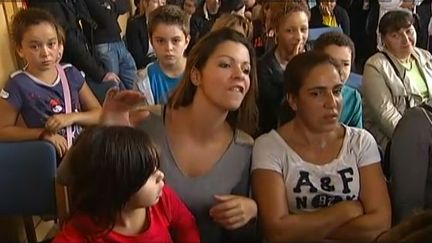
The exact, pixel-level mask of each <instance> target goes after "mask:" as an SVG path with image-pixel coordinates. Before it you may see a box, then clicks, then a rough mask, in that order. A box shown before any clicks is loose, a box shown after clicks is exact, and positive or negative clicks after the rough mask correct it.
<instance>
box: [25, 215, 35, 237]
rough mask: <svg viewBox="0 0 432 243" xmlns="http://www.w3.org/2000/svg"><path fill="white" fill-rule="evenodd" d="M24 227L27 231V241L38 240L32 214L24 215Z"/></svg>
mask: <svg viewBox="0 0 432 243" xmlns="http://www.w3.org/2000/svg"><path fill="white" fill-rule="evenodd" d="M24 228H25V231H26V236H27V242H37V238H36V229H35V225H34V222H33V217H32V216H26V217H24Z"/></svg>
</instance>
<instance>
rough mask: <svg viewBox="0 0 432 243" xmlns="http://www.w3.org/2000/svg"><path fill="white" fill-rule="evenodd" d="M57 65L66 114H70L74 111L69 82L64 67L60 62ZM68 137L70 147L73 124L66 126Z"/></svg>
mask: <svg viewBox="0 0 432 243" xmlns="http://www.w3.org/2000/svg"><path fill="white" fill-rule="evenodd" d="M56 67H57V72H58V74H59V75H60V81H61V84H62V89H63V98H64V104H65V109H66V114H69V113H71V112H72V100H71V93H70V87H69V82H68V79H67V77H66V73H65V71H64V69H63V67H62V66H61V65H60V64H57V66H56ZM66 139H67V144H68V147H69V148H70V147H71V146H72V126H67V127H66Z"/></svg>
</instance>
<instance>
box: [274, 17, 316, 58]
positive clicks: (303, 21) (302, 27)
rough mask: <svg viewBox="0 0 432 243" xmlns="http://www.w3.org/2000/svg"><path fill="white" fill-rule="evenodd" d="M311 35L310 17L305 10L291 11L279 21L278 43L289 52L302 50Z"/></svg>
mask: <svg viewBox="0 0 432 243" xmlns="http://www.w3.org/2000/svg"><path fill="white" fill-rule="evenodd" d="M308 35H309V18H308V16H307V14H306V13H305V12H303V11H296V12H292V13H289V14H288V16H286V17H285V18H283V21H281V22H280V23H279V27H278V31H277V40H278V45H281V47H282V48H283V49H284V50H285V51H286V52H288V53H296V52H299V51H302V50H303V49H304V46H305V44H306V41H307V38H308Z"/></svg>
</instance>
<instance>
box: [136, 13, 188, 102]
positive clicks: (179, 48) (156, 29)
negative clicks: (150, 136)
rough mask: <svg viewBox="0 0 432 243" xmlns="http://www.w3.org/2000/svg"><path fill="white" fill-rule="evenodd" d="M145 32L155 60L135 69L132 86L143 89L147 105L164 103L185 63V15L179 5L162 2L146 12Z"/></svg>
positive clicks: (176, 82) (186, 40)
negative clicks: (136, 70)
mask: <svg viewBox="0 0 432 243" xmlns="http://www.w3.org/2000/svg"><path fill="white" fill-rule="evenodd" d="M148 33H149V38H150V43H151V44H152V46H153V48H154V51H155V53H156V57H157V61H155V62H152V63H150V64H149V65H147V67H146V68H145V69H143V70H140V71H139V72H138V80H137V82H136V83H135V85H134V89H136V90H139V91H140V92H141V93H143V94H144V95H145V96H146V98H147V102H148V103H149V104H151V105H153V104H165V103H166V102H167V101H168V96H169V94H170V93H171V91H172V90H173V89H174V88H175V87H177V85H178V84H179V83H180V80H181V78H182V77H183V73H184V70H185V67H186V57H184V55H183V53H184V51H185V49H186V47H187V46H188V44H189V39H190V37H189V18H188V16H187V15H186V13H185V12H184V11H183V10H181V8H180V7H177V6H175V5H166V6H162V7H160V8H157V9H156V10H154V11H153V12H152V13H151V14H150V21H149V25H148Z"/></svg>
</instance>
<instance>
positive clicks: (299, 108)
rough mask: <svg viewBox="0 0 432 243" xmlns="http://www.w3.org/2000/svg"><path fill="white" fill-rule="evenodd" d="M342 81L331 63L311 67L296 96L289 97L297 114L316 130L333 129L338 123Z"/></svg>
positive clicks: (325, 130) (326, 130)
mask: <svg viewBox="0 0 432 243" xmlns="http://www.w3.org/2000/svg"><path fill="white" fill-rule="evenodd" d="M342 87H343V83H342V81H341V78H340V75H339V72H338V71H337V69H336V68H335V67H334V66H333V65H331V64H327V63H326V64H320V65H318V66H316V67H314V68H313V69H312V70H311V71H310V72H309V75H307V76H306V78H305V80H303V83H302V86H301V88H300V90H299V93H298V94H297V95H290V96H289V103H290V106H291V108H292V109H293V110H294V111H295V112H296V117H298V118H299V119H301V121H302V122H303V123H304V124H305V125H306V126H308V127H309V128H310V129H312V130H314V131H316V132H328V131H332V130H333V129H335V128H336V127H337V126H338V125H339V114H340V111H341V109H342V95H341V91H342Z"/></svg>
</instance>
